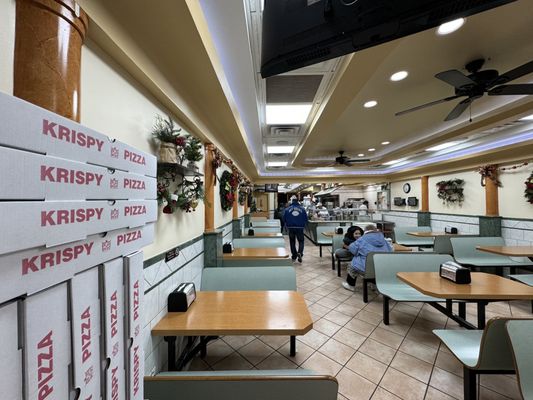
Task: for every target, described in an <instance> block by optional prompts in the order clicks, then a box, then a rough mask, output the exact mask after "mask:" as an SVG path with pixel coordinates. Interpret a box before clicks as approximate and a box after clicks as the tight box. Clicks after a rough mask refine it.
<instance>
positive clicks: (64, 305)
mask: <svg viewBox="0 0 533 400" xmlns="http://www.w3.org/2000/svg"><path fill="white" fill-rule="evenodd" d="M22 303H23V306H24V360H25V368H24V373H25V399H26V400H41V399H50V400H52V399H54V400H55V399H57V400H59V399H68V398H69V396H70V392H69V391H70V385H69V376H70V364H71V358H70V347H71V346H70V323H69V321H68V314H67V312H68V311H67V310H68V294H67V284H66V283H63V284H60V285H57V286H54V287H53V288H50V289H47V290H45V291H43V292H40V293H37V294H35V295H33V296H29V297H28V298H26V299H25V300H23V302H22Z"/></svg>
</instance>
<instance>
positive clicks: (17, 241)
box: [0, 93, 157, 400]
mask: <svg viewBox="0 0 533 400" xmlns="http://www.w3.org/2000/svg"><path fill="white" fill-rule="evenodd" d="M156 169H157V163H156V159H155V157H154V156H152V155H149V154H147V153H144V152H142V151H139V150H137V149H135V148H133V147H131V146H128V145H126V144H124V143H120V142H118V141H114V140H110V139H109V138H108V137H107V136H105V135H103V134H101V133H98V132H95V131H93V130H91V129H88V128H86V127H84V126H82V125H80V124H77V123H75V122H73V121H70V120H68V119H65V118H63V117H60V116H58V115H56V114H54V113H51V112H49V111H46V110H44V109H42V108H39V107H36V106H34V105H32V104H30V103H27V102H25V101H22V100H20V99H17V98H15V97H12V96H8V95H5V94H2V93H0V200H1V201H0V226H1V229H0V268H1V271H2V276H1V279H0V387H1V388H2V396H1V397H2V398H6V399H13V400H18V399H22V398H25V399H26V400H32V399H61V400H63V399H69V398H73V397H76V396H75V395H74V394H75V393H76V392H79V396H78V397H77V398H79V399H82V400H87V399H91V400H96V399H109V400H111V399H112V400H115V399H121V400H122V399H138V398H139V399H141V398H142V375H143V372H144V371H143V370H142V369H139V368H140V367H142V362H143V356H142V346H137V350H135V348H136V347H135V346H134V345H139V344H140V343H141V340H140V337H139V335H140V332H141V329H140V325H137V324H138V323H140V318H142V317H141V310H142V298H143V297H142V295H143V287H142V282H143V279H142V270H143V268H142V261H143V260H142V252H139V250H140V249H142V248H143V247H144V246H146V245H148V244H150V243H151V242H152V241H153V237H154V223H155V221H156V219H157V202H156V200H155V199H156V178H155V177H156ZM139 349H140V350H139ZM130 365H131V367H130ZM130 388H132V389H130ZM134 389H136V391H135V393H134V392H132V391H131V390H134ZM139 391H140V392H139ZM23 396H24V397H23Z"/></svg>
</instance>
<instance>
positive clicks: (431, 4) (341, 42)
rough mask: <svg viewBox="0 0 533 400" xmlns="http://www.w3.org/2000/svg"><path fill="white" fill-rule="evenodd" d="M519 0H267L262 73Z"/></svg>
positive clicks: (298, 65) (323, 58) (326, 57)
mask: <svg viewBox="0 0 533 400" xmlns="http://www.w3.org/2000/svg"><path fill="white" fill-rule="evenodd" d="M514 1H516V0H265V8H264V11H263V34H262V40H263V44H262V49H261V54H262V56H261V57H262V58H261V75H262V76H263V78H267V77H269V76H272V75H277V74H281V73H283V72H287V71H291V70H294V69H297V68H301V67H305V66H306V65H312V64H316V63H319V62H322V61H326V60H330V59H332V58H336V57H339V56H342V55H345V54H348V53H353V52H355V51H359V50H363V49H366V48H369V47H372V46H376V45H378V44H381V43H385V42H389V41H391V40H394V39H398V38H401V37H404V36H407V35H411V34H413V33H417V32H421V31H424V30H426V29H430V28H433V27H436V26H438V25H440V24H442V23H444V22H448V21H452V20H454V19H457V18H460V17H467V16H469V15H473V14H477V13H480V12H483V11H486V10H489V9H491V8H494V7H498V6H501V5H504V4H507V3H512V2H514ZM503 23H505V22H502V24H503Z"/></svg>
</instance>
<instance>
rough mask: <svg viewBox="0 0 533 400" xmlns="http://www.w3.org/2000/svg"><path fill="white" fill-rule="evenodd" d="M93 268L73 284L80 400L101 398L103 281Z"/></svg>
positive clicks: (74, 352) (76, 383)
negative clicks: (101, 294) (101, 303)
mask: <svg viewBox="0 0 533 400" xmlns="http://www.w3.org/2000/svg"><path fill="white" fill-rule="evenodd" d="M98 273H99V268H98V267H94V268H91V269H89V270H87V271H85V272H82V273H81V274H77V275H75V276H74V277H73V278H72V280H71V281H70V306H71V312H72V314H71V324H72V346H73V347H72V361H73V370H74V382H73V384H74V389H76V390H77V391H79V399H87V398H89V399H95V400H96V399H100V398H101V389H102V388H101V380H100V373H101V355H100V332H101V321H100V294H99V289H100V280H99V274H98Z"/></svg>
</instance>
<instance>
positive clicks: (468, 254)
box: [450, 237, 533, 274]
mask: <svg viewBox="0 0 533 400" xmlns="http://www.w3.org/2000/svg"><path fill="white" fill-rule="evenodd" d="M450 241H451V243H452V248H453V257H454V258H455V261H457V262H458V263H459V264H462V265H466V266H470V267H474V268H499V269H500V270H499V272H500V273H501V269H502V268H504V267H510V269H511V273H513V274H514V273H515V270H516V268H517V267H522V268H527V267H533V262H531V261H529V260H528V259H527V258H525V257H523V258H521V259H520V261H515V260H513V259H512V258H511V257H507V256H501V255H499V254H492V253H488V252H486V251H479V250H476V246H505V241H504V240H503V238H502V237H452V238H451V239H450Z"/></svg>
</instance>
